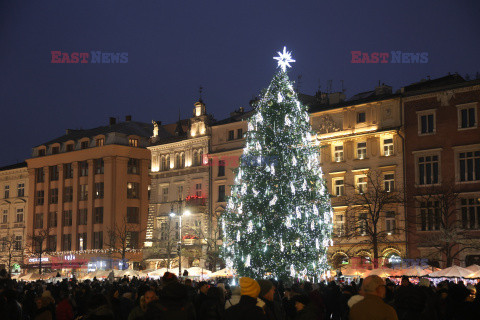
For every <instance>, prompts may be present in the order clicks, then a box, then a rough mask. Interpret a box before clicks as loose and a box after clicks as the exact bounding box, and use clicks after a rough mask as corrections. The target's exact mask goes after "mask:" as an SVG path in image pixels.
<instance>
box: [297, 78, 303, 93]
mask: <svg viewBox="0 0 480 320" xmlns="http://www.w3.org/2000/svg"><path fill="white" fill-rule="evenodd" d="M301 84H302V75H301V74H299V75H298V77H297V92H300V87H301Z"/></svg>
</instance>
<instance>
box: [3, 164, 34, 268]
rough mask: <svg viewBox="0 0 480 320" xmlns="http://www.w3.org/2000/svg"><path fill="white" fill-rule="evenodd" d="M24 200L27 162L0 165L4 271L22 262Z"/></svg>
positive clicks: (25, 203) (26, 205)
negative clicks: (0, 166)
mask: <svg viewBox="0 0 480 320" xmlns="http://www.w3.org/2000/svg"><path fill="white" fill-rule="evenodd" d="M28 201H29V197H28V172H27V164H26V163H25V162H22V163H18V164H14V165H10V166H5V167H2V168H0V269H6V270H8V272H14V273H16V272H20V270H21V267H22V265H23V253H24V250H23V248H24V244H25V218H26V214H27V209H28Z"/></svg>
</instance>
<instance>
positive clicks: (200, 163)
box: [198, 149, 203, 166]
mask: <svg viewBox="0 0 480 320" xmlns="http://www.w3.org/2000/svg"><path fill="white" fill-rule="evenodd" d="M202 161H203V150H202V149H200V150H198V165H199V166H201V165H202Z"/></svg>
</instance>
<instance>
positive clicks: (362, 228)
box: [358, 213, 368, 236]
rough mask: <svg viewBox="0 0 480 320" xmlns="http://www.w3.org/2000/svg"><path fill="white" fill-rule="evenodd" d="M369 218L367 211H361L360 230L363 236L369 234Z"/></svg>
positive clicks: (359, 216)
mask: <svg viewBox="0 0 480 320" xmlns="http://www.w3.org/2000/svg"><path fill="white" fill-rule="evenodd" d="M367 228H368V220H367V214H366V213H360V214H359V215H358V231H359V233H360V235H361V236H366V235H367Z"/></svg>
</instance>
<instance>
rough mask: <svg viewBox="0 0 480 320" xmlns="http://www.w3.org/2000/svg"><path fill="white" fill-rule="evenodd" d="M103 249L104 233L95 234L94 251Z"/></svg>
mask: <svg viewBox="0 0 480 320" xmlns="http://www.w3.org/2000/svg"><path fill="white" fill-rule="evenodd" d="M102 248H103V231H99V232H94V233H93V249H102Z"/></svg>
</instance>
